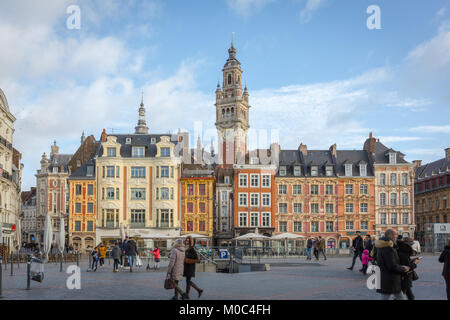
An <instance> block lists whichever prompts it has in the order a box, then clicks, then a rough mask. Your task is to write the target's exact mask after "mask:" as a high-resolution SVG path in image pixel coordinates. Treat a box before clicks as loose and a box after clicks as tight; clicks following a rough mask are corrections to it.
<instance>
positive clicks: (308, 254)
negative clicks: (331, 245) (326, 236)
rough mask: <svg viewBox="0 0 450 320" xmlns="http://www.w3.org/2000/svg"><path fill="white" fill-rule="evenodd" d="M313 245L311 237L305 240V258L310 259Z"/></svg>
mask: <svg viewBox="0 0 450 320" xmlns="http://www.w3.org/2000/svg"><path fill="white" fill-rule="evenodd" d="M312 247H313V240H312V238H309V239H308V241H306V260H311V258H312V257H311V251H312Z"/></svg>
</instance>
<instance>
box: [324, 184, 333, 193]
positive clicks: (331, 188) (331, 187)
mask: <svg viewBox="0 0 450 320" xmlns="http://www.w3.org/2000/svg"><path fill="white" fill-rule="evenodd" d="M325 193H326V194H328V195H330V194H333V185H331V184H327V185H326V186H325Z"/></svg>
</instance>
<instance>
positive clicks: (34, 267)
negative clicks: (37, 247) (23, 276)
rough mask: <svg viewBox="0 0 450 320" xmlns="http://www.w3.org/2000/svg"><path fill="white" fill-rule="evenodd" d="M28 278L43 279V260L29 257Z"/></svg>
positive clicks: (37, 280) (40, 280)
mask: <svg viewBox="0 0 450 320" xmlns="http://www.w3.org/2000/svg"><path fill="white" fill-rule="evenodd" d="M30 278H31V280H33V281H36V282H40V283H42V281H43V280H44V262H43V261H42V260H41V259H39V258H34V257H33V258H31V268H30Z"/></svg>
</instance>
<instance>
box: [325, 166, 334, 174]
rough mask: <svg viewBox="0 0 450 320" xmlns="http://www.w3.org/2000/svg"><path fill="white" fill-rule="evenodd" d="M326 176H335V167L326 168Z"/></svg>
mask: <svg viewBox="0 0 450 320" xmlns="http://www.w3.org/2000/svg"><path fill="white" fill-rule="evenodd" d="M325 174H326V176H327V177H331V176H332V175H333V167H332V166H326V168H325Z"/></svg>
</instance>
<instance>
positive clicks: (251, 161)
mask: <svg viewBox="0 0 450 320" xmlns="http://www.w3.org/2000/svg"><path fill="white" fill-rule="evenodd" d="M258 163H259V158H258V157H251V158H250V164H258Z"/></svg>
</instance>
